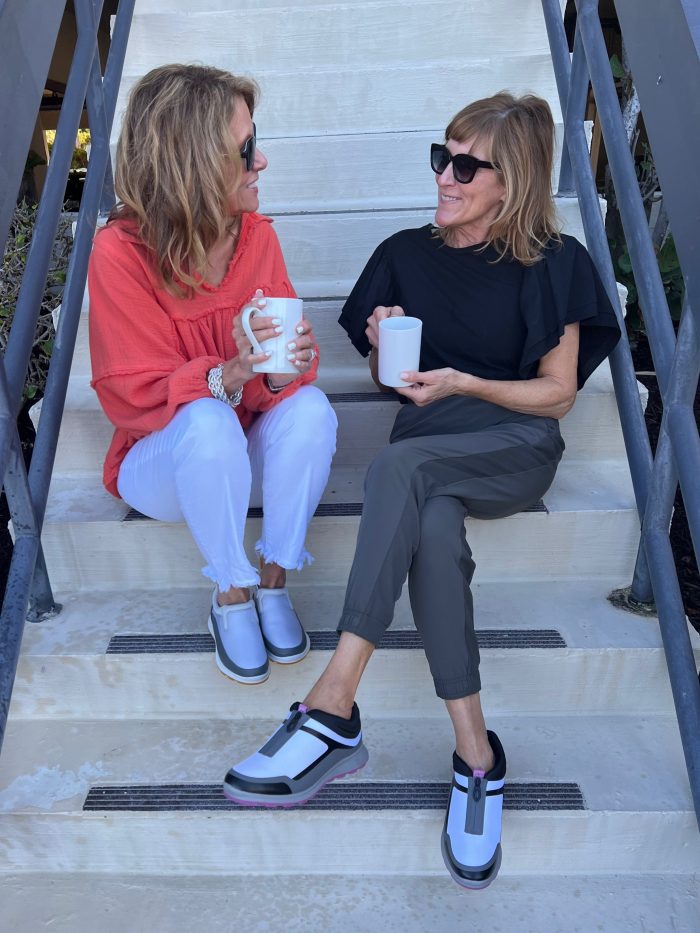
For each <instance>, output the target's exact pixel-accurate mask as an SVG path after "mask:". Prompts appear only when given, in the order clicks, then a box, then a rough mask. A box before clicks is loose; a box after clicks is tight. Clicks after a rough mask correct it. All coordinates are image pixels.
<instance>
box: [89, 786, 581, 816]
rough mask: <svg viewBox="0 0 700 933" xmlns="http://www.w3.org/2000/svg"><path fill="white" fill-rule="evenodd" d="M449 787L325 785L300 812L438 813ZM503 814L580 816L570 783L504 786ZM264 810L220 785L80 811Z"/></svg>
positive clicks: (125, 791) (111, 795)
mask: <svg viewBox="0 0 700 933" xmlns="http://www.w3.org/2000/svg"><path fill="white" fill-rule="evenodd" d="M449 788H450V785H449V783H447V782H444V781H430V782H399V781H344V782H341V783H336V784H329V785H328V786H327V787H324V788H323V790H321V791H320V792H319V793H318V794H317V795H316V797H314V798H313V799H312V800H309V801H308V802H307V803H305V804H303V805H301V806H299V807H295V808H290V809H300V810H444V809H445V806H446V804H447V795H448V793H449ZM503 806H504V807H505V809H506V810H585V809H586V804H585V801H584V799H583V794H582V793H581V788H580V787H579V786H578V784H575V783H561V784H551V783H539V782H522V783H518V782H513V783H506V787H505V792H504V798H503ZM248 809H260V810H263V809H265V808H264V807H253V808H250V807H240V806H238V805H237V804H235V803H232V802H231V801H229V800H227V799H226V798H225V797H224V794H223V790H222V788H221V784H114V785H95V786H93V787H91V788H90V791H89V792H88V795H87V797H86V798H85V803H84V804H83V810H103V811H104V810H108V811H119V810H121V811H127V810H129V811H140V812H143V811H182V810H188V811H193V810H208V811H211V810H239V811H244V810H248Z"/></svg>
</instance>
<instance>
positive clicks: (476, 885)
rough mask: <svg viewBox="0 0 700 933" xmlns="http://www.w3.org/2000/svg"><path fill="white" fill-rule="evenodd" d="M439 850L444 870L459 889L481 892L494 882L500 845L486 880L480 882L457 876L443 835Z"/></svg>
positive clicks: (497, 868)
mask: <svg viewBox="0 0 700 933" xmlns="http://www.w3.org/2000/svg"><path fill="white" fill-rule="evenodd" d="M440 848H441V849H442V860H443V862H444V863H445V868H446V869H447V870H448V871H449V873H450V875H451V876H452V878H453V880H454V881H456V882H457V884H458V885H459V886H460V888H466V889H467V890H469V891H482V890H483V889H484V888H488V886H489V885H490V884H491V883H492V882H493V881H494V880H495V878H496V875H497V874H498V870H499V868H500V867H501V854H502V853H501V844H500V842H499V843H498V847H497V849H496V861H495V862H494V863H493V866H492V868H491V872H490V874H489V875H488V877H487V878H482V880H481V881H469V879H468V878H463V877H462V876H461V875H460V874H458V873H457V872H456V871H455V869H454V867H453V865H452V862H451V861H450V856H449V852H448V851H447V846H446V844H445V834H444V833H443V834H442V839H441V840H440Z"/></svg>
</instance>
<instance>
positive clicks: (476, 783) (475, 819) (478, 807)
mask: <svg viewBox="0 0 700 933" xmlns="http://www.w3.org/2000/svg"><path fill="white" fill-rule="evenodd" d="M485 774H486V772H485V771H474V772H472V777H471V778H470V779H469V797H468V798H467V817H466V820H465V823H464V831H465V833H469V835H471V836H481V835H482V834H483V832H484V815H485V811H486V796H485V793H484V791H485V788H484V787H483V786H482V781H483V780H484V776H485Z"/></svg>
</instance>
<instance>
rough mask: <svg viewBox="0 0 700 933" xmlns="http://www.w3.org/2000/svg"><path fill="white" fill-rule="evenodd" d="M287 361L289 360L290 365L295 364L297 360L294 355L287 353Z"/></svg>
mask: <svg viewBox="0 0 700 933" xmlns="http://www.w3.org/2000/svg"><path fill="white" fill-rule="evenodd" d="M287 359H288V360H289V362H290V363H295V362H296V359H297V358H296V356H295V354H294V353H288V354H287Z"/></svg>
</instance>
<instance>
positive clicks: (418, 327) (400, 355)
mask: <svg viewBox="0 0 700 933" xmlns="http://www.w3.org/2000/svg"><path fill="white" fill-rule="evenodd" d="M422 330H423V322H422V321H421V320H420V319H419V318H417V317H386V318H384V320H383V321H380V322H379V381H380V382H381V383H383V384H384V385H385V386H393V387H394V388H398V387H399V386H409V385H411V383H410V382H404V380H403V379H401V377H400V376H399V373H402V372H405V371H406V370H413V371H417V370H418V367H419V365H420V339H421V332H422Z"/></svg>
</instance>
